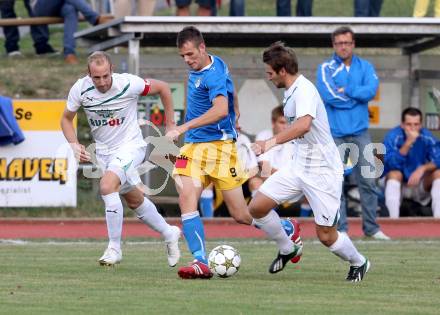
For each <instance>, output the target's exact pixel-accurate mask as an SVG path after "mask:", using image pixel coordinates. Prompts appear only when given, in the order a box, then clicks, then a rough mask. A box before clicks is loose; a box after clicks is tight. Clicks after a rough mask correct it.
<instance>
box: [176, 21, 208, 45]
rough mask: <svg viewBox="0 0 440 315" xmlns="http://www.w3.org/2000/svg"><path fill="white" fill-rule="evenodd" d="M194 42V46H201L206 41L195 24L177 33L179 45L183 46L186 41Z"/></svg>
mask: <svg viewBox="0 0 440 315" xmlns="http://www.w3.org/2000/svg"><path fill="white" fill-rule="evenodd" d="M190 41H191V42H193V43H194V46H196V47H199V45H200V44H202V43H204V42H205V40H204V39H203V35H202V33H201V32H200V31H199V30H198V29H197V28H196V27H194V26H186V27H184V28H183V30H181V31H180V32H179V33H177V41H176V43H177V47H178V48H180V47H182V46H183V45H184V44H185V43H186V42H190Z"/></svg>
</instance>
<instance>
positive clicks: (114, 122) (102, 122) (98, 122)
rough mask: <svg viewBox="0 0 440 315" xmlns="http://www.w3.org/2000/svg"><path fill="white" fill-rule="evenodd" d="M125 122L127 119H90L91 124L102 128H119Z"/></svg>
mask: <svg viewBox="0 0 440 315" xmlns="http://www.w3.org/2000/svg"><path fill="white" fill-rule="evenodd" d="M124 121H125V117H121V118H110V119H92V118H90V119H89V123H90V125H91V126H93V127H102V126H110V127H119V126H120V125H122V124H123V123H124Z"/></svg>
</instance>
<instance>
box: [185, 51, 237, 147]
mask: <svg viewBox="0 0 440 315" xmlns="http://www.w3.org/2000/svg"><path fill="white" fill-rule="evenodd" d="M210 58H211V61H212V62H211V64H210V65H209V66H206V67H205V68H203V69H202V70H200V71H190V72H189V78H188V87H187V99H186V104H187V106H186V116H185V121H190V120H192V119H195V118H197V117H200V116H202V115H203V114H204V113H206V112H207V111H208V110H209V109H210V108H211V107H212V101H213V100H214V98H216V97H217V96H219V95H223V96H224V97H226V98H227V100H228V115H227V116H226V117H225V118H223V119H221V120H219V121H217V122H215V123H213V124H210V125H205V126H202V127H198V128H195V129H191V130H189V131H187V132H186V134H185V142H210V141H216V140H227V139H237V131H236V130H235V111H234V85H233V83H232V79H231V76H230V74H229V69H228V67H227V65H226V64H225V63H224V62H223V60H221V59H220V58H219V57H217V56H210Z"/></svg>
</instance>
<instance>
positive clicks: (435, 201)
mask: <svg viewBox="0 0 440 315" xmlns="http://www.w3.org/2000/svg"><path fill="white" fill-rule="evenodd" d="M431 196H432V205H431V206H432V215H433V216H434V218H440V179H436V180H434V181H433V182H432V188H431Z"/></svg>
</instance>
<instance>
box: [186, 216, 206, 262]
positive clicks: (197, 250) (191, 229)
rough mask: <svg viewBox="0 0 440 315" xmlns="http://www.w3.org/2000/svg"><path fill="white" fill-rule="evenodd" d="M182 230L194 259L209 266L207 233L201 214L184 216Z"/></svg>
mask: <svg viewBox="0 0 440 315" xmlns="http://www.w3.org/2000/svg"><path fill="white" fill-rule="evenodd" d="M182 228H183V235H184V236H185V239H186V243H187V245H188V248H189V250H190V252H191V253H192V255H193V256H194V258H195V259H197V260H198V261H200V262H202V263H204V264H208V260H207V259H206V251H205V231H204V229H203V223H202V219H200V215H199V213H198V212H197V211H194V212H190V213H187V214H184V215H182Z"/></svg>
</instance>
